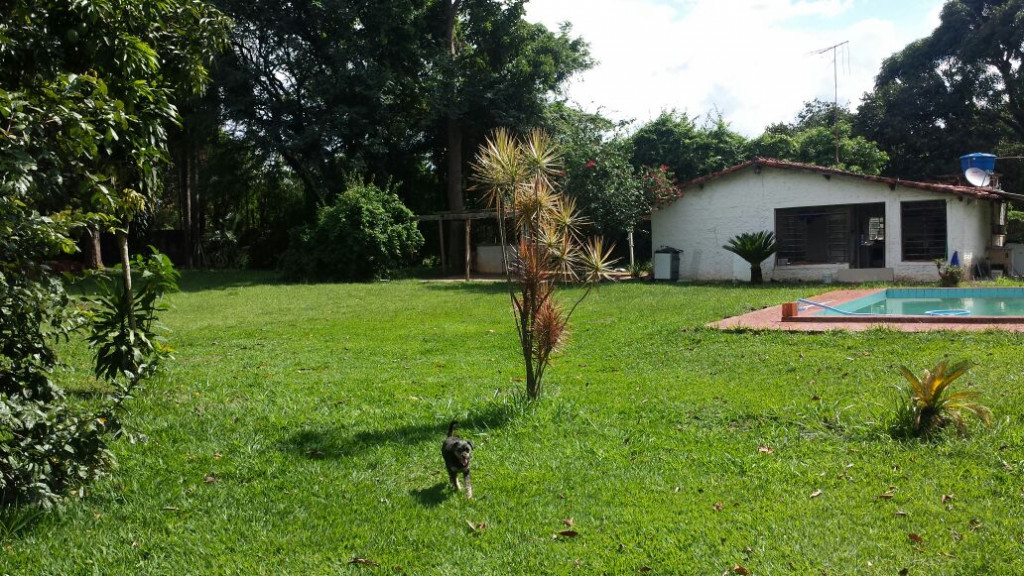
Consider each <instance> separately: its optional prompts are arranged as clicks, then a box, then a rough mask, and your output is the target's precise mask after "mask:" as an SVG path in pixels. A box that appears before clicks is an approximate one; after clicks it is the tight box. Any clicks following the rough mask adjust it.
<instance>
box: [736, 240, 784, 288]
mask: <svg viewBox="0 0 1024 576" xmlns="http://www.w3.org/2000/svg"><path fill="white" fill-rule="evenodd" d="M722 248H725V249H726V250H728V251H729V252H732V253H733V254H735V255H737V256H739V257H740V258H743V259H744V260H746V261H747V262H749V263H750V283H751V284H760V283H761V282H763V281H764V277H763V276H762V275H761V262H764V261H765V260H767V259H768V257H769V256H771V255H772V254H775V250H776V249H777V248H778V246H777V244H776V243H775V233H774V232H770V231H768V230H762V231H761V232H746V233H743V234H740V235H738V236H734V237H732V238H730V239H729V243H728V244H726V245H725V246H722Z"/></svg>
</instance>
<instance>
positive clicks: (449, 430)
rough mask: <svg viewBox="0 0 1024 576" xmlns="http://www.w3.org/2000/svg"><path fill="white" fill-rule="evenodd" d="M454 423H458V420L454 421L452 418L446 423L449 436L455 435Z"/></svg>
mask: <svg viewBox="0 0 1024 576" xmlns="http://www.w3.org/2000/svg"><path fill="white" fill-rule="evenodd" d="M456 424H458V422H457V421H455V420H452V423H451V424H449V425H448V435H449V436H454V435H455V425H456Z"/></svg>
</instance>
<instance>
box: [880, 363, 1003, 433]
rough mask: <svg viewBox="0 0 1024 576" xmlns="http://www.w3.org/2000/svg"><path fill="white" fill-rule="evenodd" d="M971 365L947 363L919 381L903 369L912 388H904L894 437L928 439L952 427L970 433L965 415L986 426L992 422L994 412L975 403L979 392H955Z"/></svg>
mask: <svg viewBox="0 0 1024 576" xmlns="http://www.w3.org/2000/svg"><path fill="white" fill-rule="evenodd" d="M969 368H970V364H969V363H968V362H967V361H963V360H961V361H958V362H954V363H953V364H952V365H950V364H949V362H948V361H946V360H943V361H941V362H939V363H938V364H936V365H935V367H934V368H933V369H931V370H925V371H924V374H922V376H921V377H920V378H918V377H917V376H916V375H915V374H914V373H913V372H911V371H910V369H908V368H907V367H906V366H900V368H899V369H900V373H901V374H903V377H904V378H905V379H906V380H907V382H908V383H909V384H910V387H909V389H906V388H904V389H903V390H904V395H902V398H901V400H900V401H899V404H898V405H897V411H896V417H895V418H894V419H893V421H892V423H891V424H890V427H889V428H890V433H891V434H892V435H893V436H894V437H897V438H909V437H913V438H927V437H929V436H931V435H932V434H934V433H935V432H937V431H939V430H941V429H942V428H944V427H945V426H947V425H949V424H955V425H956V427H957V430H959V431H960V432H961V433H964V432H965V431H966V422H965V421H964V414H965V413H968V414H973V415H974V416H976V417H977V418H978V419H979V420H981V421H982V422H984V423H985V424H986V425H987V424H989V423H991V421H992V411H991V410H990V409H989V408H988V407H986V406H983V405H981V404H977V403H975V402H972V401H971V400H972V399H974V398H976V397H977V396H978V393H977V392H972V391H963V392H953V391H951V389H950V387H951V386H952V384H953V382H954V381H955V380H956V379H957V378H960V377H961V376H963V375H964V374H966V373H967V370H968V369H969Z"/></svg>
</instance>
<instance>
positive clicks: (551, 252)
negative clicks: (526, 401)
mask: <svg viewBox="0 0 1024 576" xmlns="http://www.w3.org/2000/svg"><path fill="white" fill-rule="evenodd" d="M473 169H474V179H475V181H476V188H478V189H480V190H482V191H483V192H484V195H485V197H486V199H487V202H488V203H489V205H490V206H491V207H492V208H494V209H496V210H497V214H498V221H499V226H498V228H499V231H500V235H501V243H502V245H503V246H511V247H512V248H513V250H511V252H512V253H511V254H508V253H507V252H506V251H503V254H504V261H503V263H504V269H505V275H506V278H507V281H508V287H509V297H510V299H511V301H512V316H513V319H514V321H515V325H516V331H517V333H518V335H519V343H520V347H521V349H522V354H523V360H524V364H525V367H526V394H527V396H528V397H529V398H530V399H536V398H538V397H539V396H540V392H541V384H542V383H543V381H544V372H545V370H546V369H547V367H548V365H549V364H550V362H551V356H552V354H554V353H556V352H558V351H559V350H560V349H561V348H562V347H563V346H564V345H565V343H566V341H567V338H568V335H569V318H570V317H571V316H572V313H573V311H575V309H576V306H578V305H579V303H580V302H582V301H583V299H584V298H586V297H587V295H588V294H589V293H590V289H591V288H592V287H593V286H594V285H595V284H596V283H597V282H599V281H600V280H601V279H602V278H606V277H607V276H608V273H609V272H610V269H611V264H613V263H614V262H613V261H612V260H611V258H610V255H609V253H610V251H611V250H610V249H605V247H604V243H603V241H602V240H601V239H600V238H591V239H584V238H583V236H582V235H581V233H580V228H581V227H582V225H583V220H582V219H581V218H580V217H579V216H578V215H577V213H576V205H575V202H574V201H573V200H572V199H571V198H567V197H565V196H563V195H562V194H561V193H559V191H558V187H557V178H558V177H559V176H561V175H562V171H561V166H560V162H559V155H558V151H557V150H556V148H555V145H554V143H553V142H552V141H551V139H550V138H549V137H548V135H547V134H545V133H544V132H542V131H540V130H534V131H533V132H530V134H529V135H528V136H527V137H526V138H524V139H522V140H518V139H516V138H514V137H513V136H512V135H511V134H509V133H508V132H507V131H505V130H501V129H499V130H497V131H495V132H494V134H493V135H492V136H491V137H490V138H488V140H487V141H486V142H485V143H484V144H483V146H481V147H480V151H479V152H478V153H477V156H476V160H475V162H474V165H473ZM567 282H568V283H576V282H584V283H586V285H587V290H586V291H585V292H584V293H583V294H582V295H581V296H580V298H579V299H578V300H576V302H575V303H573V305H572V306H571V307H568V308H567V307H566V306H564V305H562V304H561V303H559V302H558V300H556V299H555V297H554V295H555V288H556V286H557V285H558V284H560V283H567Z"/></svg>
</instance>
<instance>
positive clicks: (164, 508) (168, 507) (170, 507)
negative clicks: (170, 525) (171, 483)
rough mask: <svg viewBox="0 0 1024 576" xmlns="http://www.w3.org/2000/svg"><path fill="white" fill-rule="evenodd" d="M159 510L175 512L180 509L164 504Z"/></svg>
mask: <svg viewBox="0 0 1024 576" xmlns="http://www.w3.org/2000/svg"><path fill="white" fill-rule="evenodd" d="M161 510H163V511H165V512H177V511H178V510H181V508H178V507H177V506H164V507H163V508H161Z"/></svg>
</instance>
